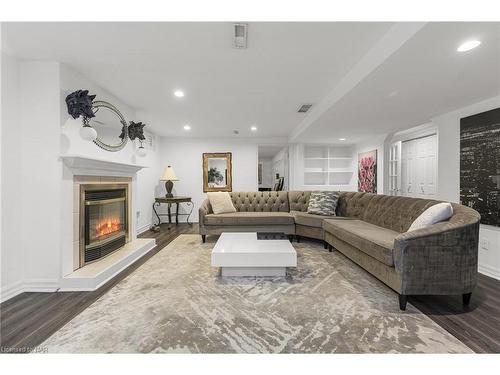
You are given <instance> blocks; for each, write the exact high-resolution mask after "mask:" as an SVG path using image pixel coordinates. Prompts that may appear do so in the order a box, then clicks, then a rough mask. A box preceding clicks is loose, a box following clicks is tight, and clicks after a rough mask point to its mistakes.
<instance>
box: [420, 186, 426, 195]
mask: <svg viewBox="0 0 500 375" xmlns="http://www.w3.org/2000/svg"><path fill="white" fill-rule="evenodd" d="M420 189H421V190H422V194H425V191H424V187H423V186H420Z"/></svg>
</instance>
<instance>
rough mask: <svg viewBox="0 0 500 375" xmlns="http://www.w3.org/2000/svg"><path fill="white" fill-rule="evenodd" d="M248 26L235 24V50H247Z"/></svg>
mask: <svg viewBox="0 0 500 375" xmlns="http://www.w3.org/2000/svg"><path fill="white" fill-rule="evenodd" d="M247 33H248V25H247V24H246V23H235V24H234V25H233V35H234V48H247Z"/></svg>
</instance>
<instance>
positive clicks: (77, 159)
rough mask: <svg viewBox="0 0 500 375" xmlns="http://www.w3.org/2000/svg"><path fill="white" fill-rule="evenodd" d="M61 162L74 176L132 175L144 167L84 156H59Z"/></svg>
mask: <svg viewBox="0 0 500 375" xmlns="http://www.w3.org/2000/svg"><path fill="white" fill-rule="evenodd" d="M60 158H61V160H62V161H63V162H64V164H66V166H68V167H69V168H71V169H72V170H73V172H74V174H81V175H86V174H89V175H95V174H99V173H105V174H106V175H115V174H118V175H128V176H130V175H133V174H135V173H137V172H138V171H140V170H141V169H143V168H147V166H145V165H140V164H133V163H122V162H115V161H110V160H106V159H100V158H91V157H88V156H84V155H74V154H71V155H61V156H60Z"/></svg>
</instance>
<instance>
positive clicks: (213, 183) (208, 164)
mask: <svg viewBox="0 0 500 375" xmlns="http://www.w3.org/2000/svg"><path fill="white" fill-rule="evenodd" d="M212 191H233V178H232V154H231V153H230V152H207V153H204V154H203V192H204V193H206V192H212Z"/></svg>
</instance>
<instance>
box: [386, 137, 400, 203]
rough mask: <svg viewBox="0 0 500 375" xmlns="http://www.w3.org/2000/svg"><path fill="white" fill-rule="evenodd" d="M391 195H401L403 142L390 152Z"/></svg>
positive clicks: (395, 144) (393, 146)
mask: <svg viewBox="0 0 500 375" xmlns="http://www.w3.org/2000/svg"><path fill="white" fill-rule="evenodd" d="M389 194H390V195H401V142H396V143H394V144H393V145H392V146H391V148H390V150H389Z"/></svg>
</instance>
